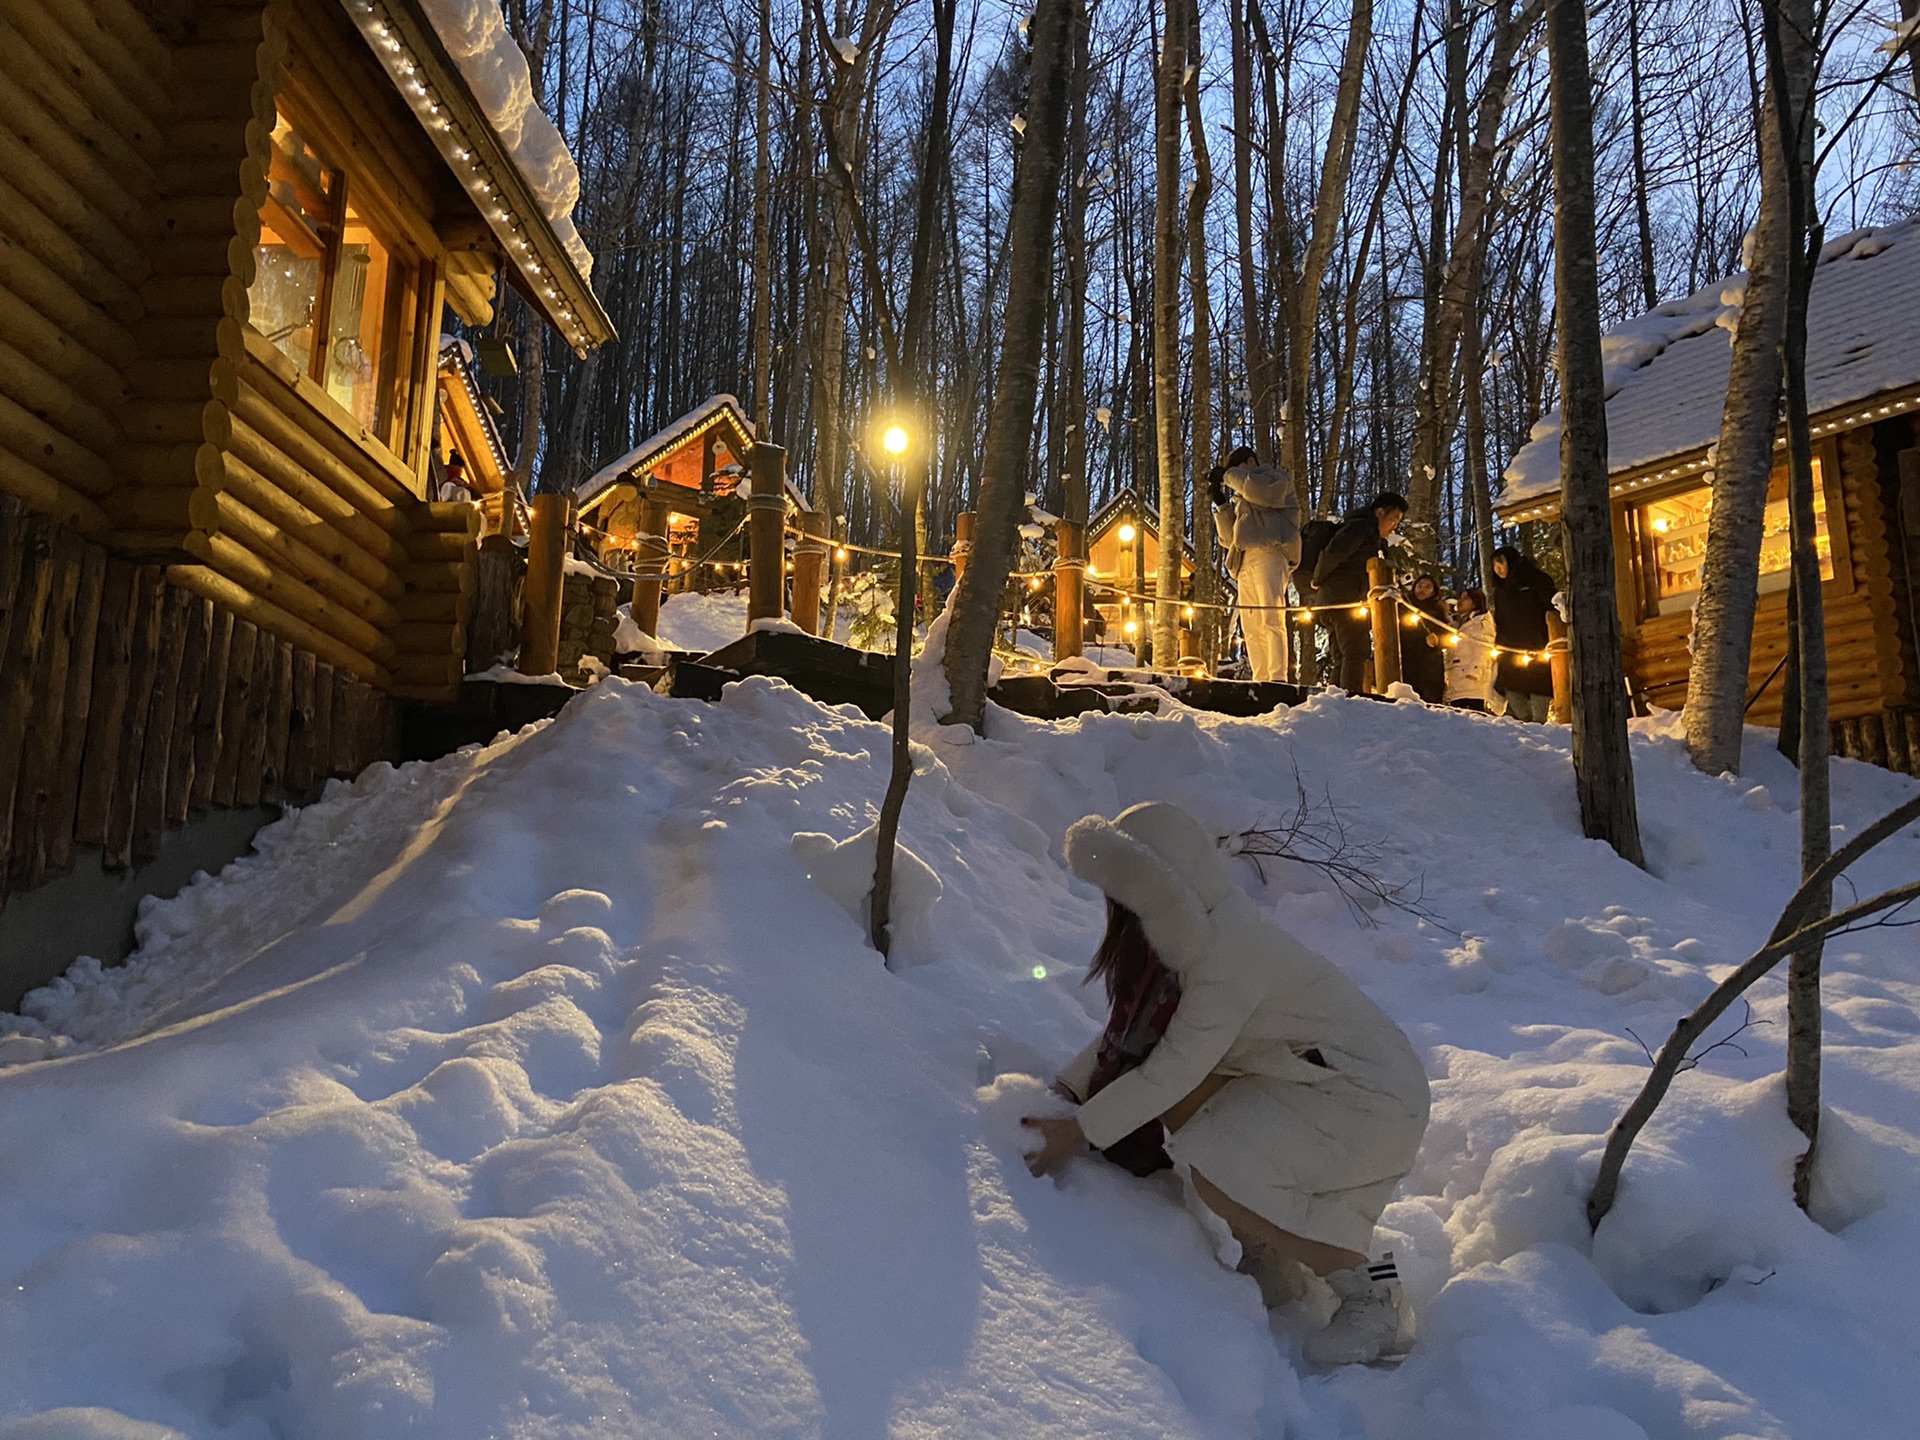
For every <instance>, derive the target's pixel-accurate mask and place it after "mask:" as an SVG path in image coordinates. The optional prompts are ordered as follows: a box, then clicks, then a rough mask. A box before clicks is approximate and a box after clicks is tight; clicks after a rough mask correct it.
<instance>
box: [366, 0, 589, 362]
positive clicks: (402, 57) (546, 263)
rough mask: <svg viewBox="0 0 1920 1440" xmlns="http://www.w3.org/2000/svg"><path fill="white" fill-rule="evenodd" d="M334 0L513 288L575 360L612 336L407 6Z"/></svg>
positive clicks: (441, 48)
mask: <svg viewBox="0 0 1920 1440" xmlns="http://www.w3.org/2000/svg"><path fill="white" fill-rule="evenodd" d="M340 3H341V5H342V6H343V7H344V8H345V10H346V12H347V16H348V18H349V19H351V20H352V21H353V24H354V26H355V28H356V29H358V30H359V31H360V34H361V35H362V36H363V37H364V38H365V40H366V42H367V45H368V48H369V49H371V50H372V51H373V54H374V58H375V59H377V60H378V61H379V62H380V66H381V68H382V69H384V70H385V71H386V72H387V77H388V78H389V79H390V80H391V81H392V82H393V85H394V89H395V90H396V91H398V92H399V95H400V98H401V99H403V100H405V101H406V103H407V107H408V108H409V109H410V110H412V112H413V114H414V118H415V119H417V120H418V121H419V122H420V128H421V129H422V130H424V131H425V132H426V135H427V138H428V139H429V140H430V141H432V142H433V146H434V148H435V149H436V150H438V151H439V153H440V157H441V159H443V160H444V161H445V162H446V164H447V167H448V168H449V169H450V170H451V171H452V172H453V174H454V176H455V177H456V178H457V179H458V180H459V181H460V184H461V187H462V188H463V189H464V190H465V191H466V192H467V195H468V196H469V198H471V199H472V201H473V203H474V206H475V208H477V209H478V210H479V212H480V216H481V218H482V219H483V220H484V221H485V222H486V224H487V228H488V229H489V230H490V231H491V232H492V234H493V237H494V239H495V240H496V241H498V243H499V246H500V253H501V254H503V255H504V256H506V259H507V273H508V276H509V278H510V280H511V282H512V284H513V287H514V288H515V289H516V290H518V291H519V292H520V293H521V294H522V295H523V296H525V297H526V300H527V303H528V304H530V305H532V306H533V307H534V309H536V310H537V311H539V312H540V314H541V315H543V316H545V317H546V319H547V321H548V323H549V324H551V325H552V326H553V327H554V328H555V329H556V330H558V331H559V332H560V334H561V335H562V336H563V337H564V338H565V339H566V342H567V344H568V345H569V346H570V347H571V348H572V350H573V352H574V353H575V354H576V355H584V354H586V352H587V351H588V350H591V349H592V348H594V347H595V346H597V345H601V344H604V343H605V342H606V341H608V340H610V339H612V338H613V321H612V320H610V319H609V318H608V317H607V312H606V311H605V310H604V309H603V308H602V307H601V304H600V300H599V297H598V296H596V295H595V294H594V293H593V286H592V285H591V284H590V283H589V282H588V280H587V277H586V276H585V275H583V274H581V273H580V269H579V267H578V266H577V265H576V264H575V263H574V260H573V257H572V256H571V255H569V254H568V253H567V249H566V246H565V245H563V244H562V243H561V241H560V237H559V236H558V235H557V234H556V233H555V232H554V229H553V225H552V224H551V222H549V221H548V219H547V217H546V212H545V211H544V210H543V209H541V207H540V202H539V200H538V199H537V197H535V195H534V193H533V189H532V187H531V186H530V185H528V183H527V180H526V177H525V176H524V175H522V174H521V173H520V167H519V165H518V164H516V163H515V161H514V159H513V157H512V156H511V155H509V154H508V153H507V149H506V146H505V145H504V144H503V143H502V142H501V140H500V136H499V133H498V132H497V131H495V130H494V128H493V125H492V123H491V122H490V121H489V120H488V119H487V116H486V112H485V111H484V110H483V109H482V108H481V106H480V102H479V101H478V100H477V99H476V98H475V97H474V94H473V91H472V90H471V89H470V88H469V87H468V85H467V82H466V79H465V77H464V76H462V75H461V73H460V70H459V67H458V66H457V65H455V64H454V61H453V57H452V56H451V55H449V54H448V53H447V48H446V46H445V45H444V44H443V43H442V42H441V39H440V35H439V32H438V31H436V30H435V29H434V28H433V25H432V22H430V21H429V20H428V19H427V17H426V16H425V15H424V14H422V13H421V11H420V8H419V6H418V4H417V3H416V0H340Z"/></svg>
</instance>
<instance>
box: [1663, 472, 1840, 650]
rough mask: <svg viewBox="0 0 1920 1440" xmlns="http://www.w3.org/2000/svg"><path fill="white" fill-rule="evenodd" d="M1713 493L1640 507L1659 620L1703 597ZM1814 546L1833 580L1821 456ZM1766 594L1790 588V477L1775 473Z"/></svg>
mask: <svg viewBox="0 0 1920 1440" xmlns="http://www.w3.org/2000/svg"><path fill="white" fill-rule="evenodd" d="M1712 511H1713V491H1712V490H1711V489H1710V488H1709V487H1708V486H1705V485H1702V486H1700V487H1699V488H1698V489H1695V490H1686V491H1682V492H1681V493H1680V494H1678V495H1671V496H1668V497H1667V498H1666V499H1664V500H1654V501H1651V502H1649V503H1647V504H1645V505H1642V506H1640V507H1639V510H1638V529H1639V532H1640V542H1641V557H1642V559H1641V563H1642V568H1643V570H1644V571H1645V574H1646V579H1647V592H1648V599H1649V600H1650V601H1651V602H1652V605H1653V611H1654V613H1655V614H1658V615H1672V614H1676V613H1679V612H1683V611H1686V610H1689V609H1691V608H1692V606H1693V602H1694V600H1695V599H1696V598H1698V596H1699V594H1700V570H1701V567H1702V566H1703V565H1704V564H1705V563H1706V559H1707V518H1708V516H1709V515H1710V514H1711V513H1712ZM1813 522H1814V535H1813V544H1814V549H1815V551H1816V552H1817V553H1818V554H1819V556H1820V578H1821V579H1822V580H1831V579H1832V578H1833V542H1832V539H1831V537H1830V536H1829V535H1828V533H1827V489H1826V480H1825V475H1824V473H1823V468H1822V466H1821V463H1820V457H1819V456H1818V455H1816V456H1814V458H1813ZM1760 535H1761V539H1760V591H1761V593H1762V594H1765V593H1767V592H1768V591H1772V590H1784V589H1786V588H1787V572H1788V562H1789V555H1788V527H1787V472H1786V470H1785V468H1784V467H1783V468H1781V469H1779V470H1776V471H1774V473H1773V480H1772V483H1771V484H1769V486H1768V487H1767V508H1766V512H1765V514H1764V516H1763V517H1762V520H1761V527H1760Z"/></svg>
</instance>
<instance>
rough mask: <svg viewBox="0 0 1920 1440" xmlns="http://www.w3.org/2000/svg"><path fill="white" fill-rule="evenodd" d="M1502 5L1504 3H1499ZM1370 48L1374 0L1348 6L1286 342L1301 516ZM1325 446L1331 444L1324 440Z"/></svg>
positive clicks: (1287, 448)
mask: <svg viewBox="0 0 1920 1440" xmlns="http://www.w3.org/2000/svg"><path fill="white" fill-rule="evenodd" d="M1503 3H1504V0H1503ZM1372 43H1373V0H1353V12H1352V14H1351V15H1350V16H1349V17H1348V21H1347V43H1346V49H1345V50H1344V51H1343V52H1342V54H1341V57H1340V80H1339V86H1338V88H1337V89H1336V90H1335V92H1334V99H1333V118H1332V120H1331V121H1330V122H1329V123H1328V125H1327V140H1326V145H1327V150H1326V155H1325V157H1324V159H1323V161H1322V163H1321V166H1320V189H1319V192H1318V193H1317V194H1316V195H1315V196H1314V199H1313V229H1312V236H1311V238H1310V239H1309V240H1308V241H1307V250H1306V254H1305V255H1304V256H1303V257H1302V260H1301V264H1300V280H1299V284H1298V286H1297V287H1296V297H1295V302H1294V307H1293V316H1292V333H1291V334H1290V335H1288V337H1287V423H1286V424H1285V425H1284V426H1282V427H1281V433H1282V437H1283V442H1284V443H1283V446H1282V449H1283V453H1284V454H1285V456H1286V464H1287V469H1288V470H1289V471H1290V472H1291V473H1292V475H1293V483H1294V487H1295V488H1296V489H1297V490H1298V491H1299V492H1300V507H1301V509H1302V510H1305V509H1306V507H1307V506H1308V504H1309V503H1311V497H1310V496H1309V495H1308V493H1307V465H1308V451H1307V398H1306V397H1307V390H1308V387H1309V386H1310V385H1311V384H1312V383H1313V351H1314V344H1313V337H1314V332H1315V330H1316V329H1317V328H1318V327H1319V324H1320V288H1321V285H1322V283H1323V282H1324V281H1325V279H1326V273H1327V261H1328V260H1329V259H1330V258H1331V257H1332V255H1333V242H1334V240H1335V239H1336V237H1337V236H1338V234H1339V227H1340V221H1341V219H1342V218H1343V217H1344V216H1345V214H1346V209H1347V179H1348V177H1349V176H1350V175H1352V173H1353V147H1354V136H1355V132H1356V130H1357V128H1358V126H1357V118H1358V116H1359V113H1360V91H1361V87H1362V85H1363V84H1364V82H1365V80H1366V69H1367V48H1368V46H1370V45H1371V44H1372ZM1327 443H1328V444H1334V443H1336V442H1335V440H1334V439H1333V438H1332V437H1329V439H1328V442H1327Z"/></svg>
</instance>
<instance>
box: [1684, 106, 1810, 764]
mask: <svg viewBox="0 0 1920 1440" xmlns="http://www.w3.org/2000/svg"><path fill="white" fill-rule="evenodd" d="M1779 103H1780V96H1779V89H1778V86H1777V85H1776V84H1775V83H1774V82H1772V81H1769V82H1768V84H1767V93H1766V99H1765V101H1764V102H1763V103H1762V106H1761V115H1760V127H1759V134H1758V135H1757V136H1756V137H1755V138H1756V140H1757V142H1758V144H1759V147H1760V215H1759V218H1758V219H1757V220H1756V221H1755V223H1754V228H1753V233H1752V235H1751V237H1750V238H1749V241H1748V247H1747V248H1748V252H1749V253H1748V256H1747V288H1746V295H1745V297H1744V298H1743V299H1742V300H1741V302H1740V322H1739V325H1738V327H1737V328H1736V329H1735V330H1734V333H1733V357H1732V361H1731V366H1730V369H1729V370H1728V374H1727V399H1726V404H1725V406H1724V407H1723V408H1722V410H1721V412H1720V439H1719V443H1718V444H1717V445H1716V446H1715V448H1714V462H1713V509H1712V511H1711V512H1710V513H1709V514H1708V516H1707V553H1706V557H1705V559H1704V560H1703V562H1702V564H1701V567H1700V599H1699V601H1698V603H1697V604H1696V606H1695V608H1694V617H1693V657H1692V660H1691V662H1690V663H1689V666H1688V670H1687V703H1686V712H1685V714H1684V716H1683V717H1682V718H1683V719H1684V721H1685V723H1686V728H1687V753H1688V754H1689V755H1691V756H1692V757H1693V763H1694V764H1695V765H1696V766H1698V767H1699V768H1700V769H1701V770H1704V771H1705V772H1706V773H1707V774H1709V775H1719V774H1722V773H1724V772H1727V771H1732V772H1733V773H1735V774H1738V773H1739V771H1740V745H1741V739H1742V736H1743V734H1744V730H1745V724H1746V712H1747V675H1748V670H1749V668H1750V666H1751V664H1752V660H1753V617H1754V610H1755V607H1756V605H1757V604H1758V602H1759V598H1760V540H1761V526H1762V521H1763V519H1764V517H1765V514H1766V508H1767V486H1768V484H1769V482H1770V481H1771V479H1772V476H1773V438H1774V433H1775V430H1776V427H1777V423H1778V418H1779V413H1780V390H1781V345H1782V343H1783V341H1784V340H1785V337H1786V324H1787V301H1788V296H1787V272H1788V269H1789V260H1788V254H1789V251H1790V250H1791V249H1792V247H1793V246H1794V244H1795V243H1796V241H1795V239H1794V234H1793V228H1792V221H1791V218H1790V209H1791V203H1790V196H1789V194H1788V189H1789V182H1788V176H1787V164H1786V157H1785V154H1784V153H1783V152H1782V150H1781V148H1780V134H1781V125H1780V115H1779ZM1796 678H1797V677H1796ZM1789 698H1791V697H1789Z"/></svg>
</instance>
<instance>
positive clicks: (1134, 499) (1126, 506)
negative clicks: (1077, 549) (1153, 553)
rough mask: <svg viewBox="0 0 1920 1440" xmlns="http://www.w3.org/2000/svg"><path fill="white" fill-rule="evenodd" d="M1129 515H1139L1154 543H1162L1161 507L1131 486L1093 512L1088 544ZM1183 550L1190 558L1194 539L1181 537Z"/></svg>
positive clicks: (1088, 528)
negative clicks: (1151, 534)
mask: <svg viewBox="0 0 1920 1440" xmlns="http://www.w3.org/2000/svg"><path fill="white" fill-rule="evenodd" d="M1129 515H1137V516H1139V517H1140V518H1141V519H1142V520H1144V521H1145V522H1146V525H1147V528H1148V529H1150V530H1152V531H1153V539H1154V543H1155V544H1156V545H1157V544H1159V543H1160V507H1159V506H1157V505H1155V504H1154V503H1153V502H1152V501H1151V500H1149V499H1148V498H1147V497H1146V496H1144V495H1142V494H1141V493H1140V492H1139V491H1138V490H1136V489H1134V488H1133V487H1132V486H1131V485H1129V486H1128V487H1127V488H1126V489H1124V490H1119V491H1116V492H1115V493H1114V495H1113V497H1112V498H1111V499H1110V500H1108V501H1107V503H1106V504H1104V505H1102V506H1101V507H1100V508H1099V509H1098V510H1096V511H1094V512H1093V518H1092V519H1091V520H1089V521H1087V543H1088V544H1089V545H1091V544H1093V542H1094V541H1096V540H1098V539H1099V538H1100V537H1101V536H1102V535H1104V534H1106V533H1107V531H1108V530H1110V529H1111V528H1112V527H1113V526H1114V525H1115V524H1116V523H1117V522H1118V521H1120V520H1122V519H1124V518H1126V517H1127V516H1129ZM1181 549H1183V550H1184V551H1185V552H1186V553H1187V554H1188V555H1189V556H1191V555H1192V554H1193V537H1192V536H1182V537H1181Z"/></svg>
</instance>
